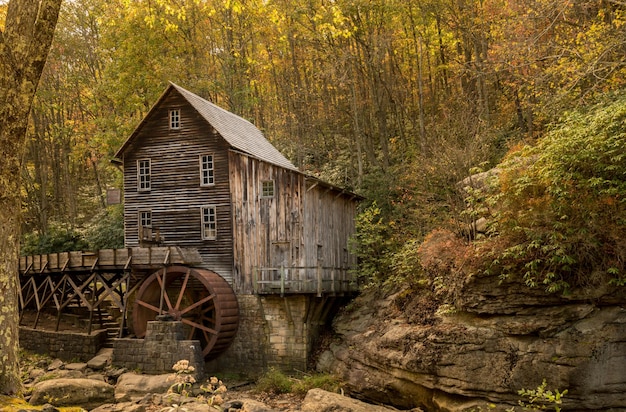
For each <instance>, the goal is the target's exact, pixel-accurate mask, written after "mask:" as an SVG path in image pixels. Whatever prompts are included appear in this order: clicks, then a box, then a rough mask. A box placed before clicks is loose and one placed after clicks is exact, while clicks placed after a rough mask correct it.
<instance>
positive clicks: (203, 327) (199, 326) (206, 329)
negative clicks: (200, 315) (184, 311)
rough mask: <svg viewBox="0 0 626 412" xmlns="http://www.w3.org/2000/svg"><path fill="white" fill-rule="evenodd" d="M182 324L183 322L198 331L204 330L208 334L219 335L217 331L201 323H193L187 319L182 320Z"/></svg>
mask: <svg viewBox="0 0 626 412" xmlns="http://www.w3.org/2000/svg"><path fill="white" fill-rule="evenodd" d="M181 322H183V323H184V324H186V325H189V326H193V327H194V328H196V329H200V330H203V331H205V332H208V333H210V334H212V335H217V331H216V330H215V329H211V328H209V327H208V326H205V325H203V324H201V323H197V322H193V321H191V320H189V319H186V318H182V319H181Z"/></svg>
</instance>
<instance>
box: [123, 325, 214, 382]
mask: <svg viewBox="0 0 626 412" xmlns="http://www.w3.org/2000/svg"><path fill="white" fill-rule="evenodd" d="M183 339H184V338H183V323H182V322H178V321H154V322H148V327H147V330H146V337H145V338H144V339H131V338H122V339H114V340H113V359H112V364H113V365H116V366H122V367H125V368H127V369H131V370H139V371H141V372H142V373H145V374H149V375H159V374H164V373H172V372H173V370H172V366H174V364H175V363H176V362H178V361H180V360H188V361H189V365H190V366H193V367H194V368H195V373H194V375H195V376H196V377H201V376H203V375H204V359H203V356H202V347H201V346H200V341H197V340H183Z"/></svg>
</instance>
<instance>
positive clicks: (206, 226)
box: [201, 206, 217, 240]
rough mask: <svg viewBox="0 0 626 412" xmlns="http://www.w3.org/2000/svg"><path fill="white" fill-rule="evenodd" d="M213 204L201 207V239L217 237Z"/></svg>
mask: <svg viewBox="0 0 626 412" xmlns="http://www.w3.org/2000/svg"><path fill="white" fill-rule="evenodd" d="M215 209H216V208H215V206H204V207H202V209H201V210H202V239H203V240H215V239H217V215H216V210H215Z"/></svg>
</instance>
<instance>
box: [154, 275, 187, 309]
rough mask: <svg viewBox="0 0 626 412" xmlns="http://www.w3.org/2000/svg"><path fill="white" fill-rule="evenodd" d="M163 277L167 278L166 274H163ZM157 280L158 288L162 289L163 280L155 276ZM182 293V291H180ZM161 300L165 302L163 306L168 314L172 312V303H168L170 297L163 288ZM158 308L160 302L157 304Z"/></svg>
mask: <svg viewBox="0 0 626 412" xmlns="http://www.w3.org/2000/svg"><path fill="white" fill-rule="evenodd" d="M165 276H167V274H165ZM157 280H158V281H159V287H161V288H163V278H162V277H161V276H157ZM181 293H182V291H181ZM163 299H164V300H165V304H166V305H167V309H168V311H169V312H172V311H173V310H174V307H173V306H172V302H171V301H170V297H169V295H168V294H167V287H165V288H163ZM159 306H161V304H160V302H159Z"/></svg>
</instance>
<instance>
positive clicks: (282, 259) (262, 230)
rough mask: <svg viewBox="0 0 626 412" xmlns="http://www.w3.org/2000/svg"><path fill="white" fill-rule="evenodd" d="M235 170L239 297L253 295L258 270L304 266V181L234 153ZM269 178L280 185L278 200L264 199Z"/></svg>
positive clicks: (276, 193)
mask: <svg viewBox="0 0 626 412" xmlns="http://www.w3.org/2000/svg"><path fill="white" fill-rule="evenodd" d="M230 171H231V197H232V204H233V221H234V244H233V250H234V252H233V253H234V259H235V278H234V288H235V291H237V292H239V293H252V292H253V289H254V270H255V268H259V267H277V266H280V265H284V266H300V265H301V264H302V263H303V260H302V253H301V252H300V250H301V248H302V245H303V236H304V234H303V232H302V215H303V208H302V193H303V191H304V189H305V188H304V177H303V175H301V174H300V173H295V172H293V171H290V170H287V169H284V168H281V167H278V166H274V165H271V164H269V163H266V162H262V161H259V160H258V159H255V158H252V157H249V156H246V155H244V154H240V153H237V152H231V155H230ZM264 180H273V181H274V197H272V198H263V197H262V196H261V187H262V186H261V185H262V182H263V181H264Z"/></svg>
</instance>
